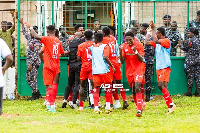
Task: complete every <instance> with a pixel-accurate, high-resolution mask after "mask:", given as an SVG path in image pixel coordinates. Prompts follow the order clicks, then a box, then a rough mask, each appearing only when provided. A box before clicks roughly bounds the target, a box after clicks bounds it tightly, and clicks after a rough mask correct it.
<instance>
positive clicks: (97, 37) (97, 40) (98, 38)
mask: <svg viewBox="0 0 200 133" xmlns="http://www.w3.org/2000/svg"><path fill="white" fill-rule="evenodd" d="M102 40H103V34H102V33H100V32H98V33H96V34H95V35H94V42H95V43H101V42H102Z"/></svg>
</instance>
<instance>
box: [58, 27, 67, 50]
mask: <svg viewBox="0 0 200 133" xmlns="http://www.w3.org/2000/svg"><path fill="white" fill-rule="evenodd" d="M59 31H60V33H61V35H60V36H59V40H60V41H61V42H62V46H63V49H64V50H66V49H67V43H66V42H67V41H68V38H69V35H68V34H67V28H66V27H65V26H64V25H61V26H60V27H59Z"/></svg>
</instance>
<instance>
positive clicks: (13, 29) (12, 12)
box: [10, 11, 18, 32]
mask: <svg viewBox="0 0 200 133" xmlns="http://www.w3.org/2000/svg"><path fill="white" fill-rule="evenodd" d="M10 13H11V14H12V18H13V26H12V27H11V28H12V31H13V32H14V31H15V16H14V11H11V12H10ZM16 18H18V12H16Z"/></svg>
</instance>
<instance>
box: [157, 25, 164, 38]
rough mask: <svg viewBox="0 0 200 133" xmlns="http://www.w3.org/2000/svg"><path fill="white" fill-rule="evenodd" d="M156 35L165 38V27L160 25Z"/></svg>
mask: <svg viewBox="0 0 200 133" xmlns="http://www.w3.org/2000/svg"><path fill="white" fill-rule="evenodd" d="M156 35H157V38H158V39H163V38H165V29H164V28H162V27H159V28H158V29H157V32H156Z"/></svg>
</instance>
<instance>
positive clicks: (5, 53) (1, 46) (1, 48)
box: [0, 39, 13, 115]
mask: <svg viewBox="0 0 200 133" xmlns="http://www.w3.org/2000/svg"><path fill="white" fill-rule="evenodd" d="M0 56H2V57H3V58H6V63H5V65H4V66H3V67H1V60H0V68H1V70H0V115H1V113H2V107H3V86H4V78H3V75H4V73H5V70H6V69H8V67H10V65H11V64H12V61H13V57H12V54H11V51H10V49H9V47H8V46H7V44H6V42H5V41H4V40H3V39H0Z"/></svg>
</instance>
